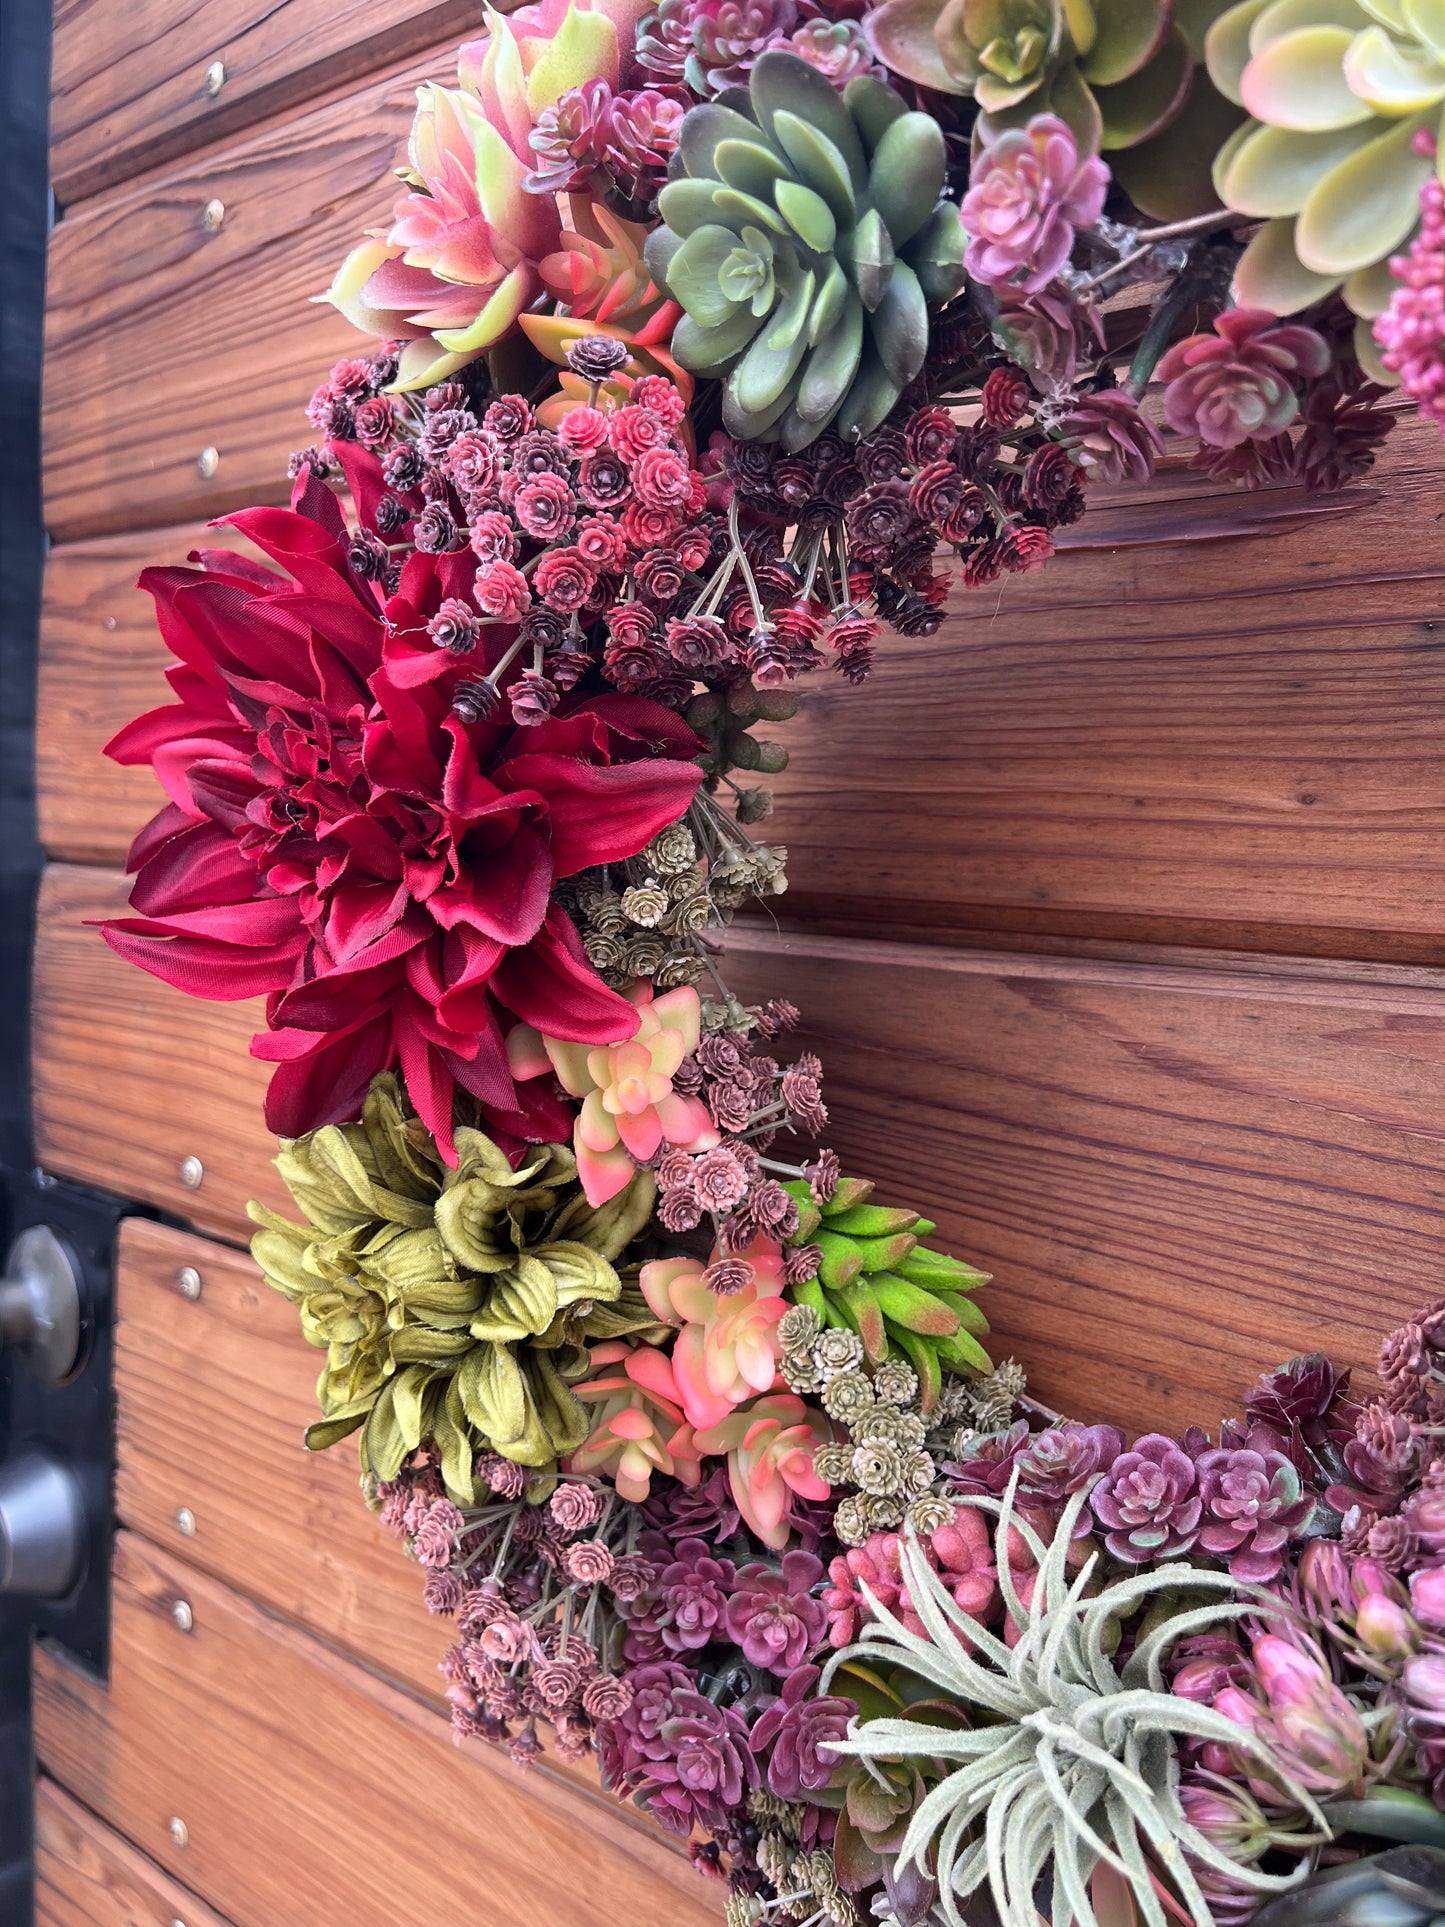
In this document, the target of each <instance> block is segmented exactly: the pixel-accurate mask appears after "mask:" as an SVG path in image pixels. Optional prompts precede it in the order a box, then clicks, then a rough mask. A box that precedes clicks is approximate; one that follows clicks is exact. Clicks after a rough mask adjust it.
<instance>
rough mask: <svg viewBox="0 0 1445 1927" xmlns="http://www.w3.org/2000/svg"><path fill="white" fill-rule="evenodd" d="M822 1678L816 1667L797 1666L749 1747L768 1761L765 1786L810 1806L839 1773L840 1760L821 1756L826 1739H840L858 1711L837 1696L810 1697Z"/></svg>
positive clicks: (831, 1755)
mask: <svg viewBox="0 0 1445 1927" xmlns="http://www.w3.org/2000/svg"><path fill="white" fill-rule="evenodd" d="M820 1678H821V1674H820V1673H819V1670H818V1668H817V1667H816V1666H799V1667H798V1668H797V1670H796V1671H795V1672H793V1673H791V1674H790V1675H789V1677H788V1679H787V1680H786V1682H785V1683H784V1686H783V1691H782V1695H781V1697H780V1698H779V1699H776V1700H775V1701H774V1702H773V1704H772V1705H771V1706H769V1707H768V1708H766V1710H765V1711H764V1712H763V1713H761V1714H760V1715H759V1717H758V1719H757V1720H756V1721H755V1722H754V1725H753V1733H752V1748H753V1751H754V1753H756V1754H758V1755H762V1754H764V1753H766V1752H767V1751H768V1749H769V1748H770V1747H771V1748H772V1753H771V1757H770V1758H769V1760H768V1786H769V1788H770V1789H771V1790H772V1791H773V1792H774V1793H775V1794H777V1796H778V1798H779V1799H780V1800H793V1801H800V1802H803V1803H805V1804H806V1803H807V1802H808V1796H809V1795H810V1794H817V1793H821V1792H822V1791H823V1789H824V1788H825V1787H826V1786H827V1785H828V1783H829V1781H830V1780H831V1779H832V1777H833V1775H834V1773H835V1772H836V1771H837V1768H838V1764H839V1761H840V1759H841V1758H842V1756H841V1755H840V1754H837V1753H830V1752H827V1751H825V1750H824V1749H825V1743H826V1742H827V1741H829V1740H841V1739H843V1738H845V1737H846V1735H847V1732H848V1722H849V1720H851V1719H852V1718H853V1717H854V1716H855V1715H856V1713H857V1711H858V1708H857V1707H856V1706H855V1705H854V1703H853V1701H852V1700H849V1699H843V1698H842V1697H841V1696H839V1695H836V1694H835V1695H831V1696H824V1697H820V1698H816V1699H815V1698H813V1697H812V1695H813V1690H814V1688H815V1687H816V1686H817V1683H818V1681H819V1679H820Z"/></svg>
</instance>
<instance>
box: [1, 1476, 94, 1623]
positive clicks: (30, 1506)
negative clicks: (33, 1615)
mask: <svg viewBox="0 0 1445 1927" xmlns="http://www.w3.org/2000/svg"><path fill="white" fill-rule="evenodd" d="M84 1557H85V1506H84V1502H83V1500H82V1498H81V1493H80V1487H79V1485H78V1484H77V1482H76V1479H75V1475H74V1474H73V1473H72V1472H69V1471H68V1470H67V1469H66V1468H65V1467H64V1466H62V1465H57V1464H56V1462H55V1460H54V1459H51V1458H48V1457H46V1456H45V1455H44V1454H43V1453H40V1452H26V1453H23V1454H22V1455H21V1457H19V1458H17V1459H11V1460H10V1461H9V1463H8V1464H6V1465H3V1466H0V1594H4V1593H19V1594H23V1595H24V1596H25V1597H26V1598H27V1599H63V1598H64V1597H65V1595H66V1593H68V1592H69V1591H70V1589H71V1587H72V1586H73V1585H74V1584H75V1582H76V1580H77V1579H78V1578H79V1577H80V1569H81V1565H82V1563H83V1560H84Z"/></svg>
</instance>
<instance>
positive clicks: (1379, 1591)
mask: <svg viewBox="0 0 1445 1927" xmlns="http://www.w3.org/2000/svg"><path fill="white" fill-rule="evenodd" d="M1350 1592H1351V1594H1352V1596H1353V1598H1354V1600H1355V1602H1356V1604H1357V1605H1362V1604H1363V1603H1364V1601H1365V1600H1366V1599H1369V1598H1383V1599H1390V1600H1393V1601H1394V1603H1395V1604H1396V1605H1397V1606H1403V1605H1404V1604H1405V1603H1406V1594H1405V1588H1404V1587H1403V1586H1402V1585H1401V1584H1400V1582H1399V1580H1398V1579H1397V1578H1396V1577H1395V1575H1394V1573H1392V1572H1391V1571H1390V1569H1389V1567H1388V1566H1382V1565H1381V1564H1380V1561H1379V1560H1378V1559H1370V1558H1364V1559H1356V1560H1355V1562H1354V1567H1353V1570H1352V1571H1351V1573H1350Z"/></svg>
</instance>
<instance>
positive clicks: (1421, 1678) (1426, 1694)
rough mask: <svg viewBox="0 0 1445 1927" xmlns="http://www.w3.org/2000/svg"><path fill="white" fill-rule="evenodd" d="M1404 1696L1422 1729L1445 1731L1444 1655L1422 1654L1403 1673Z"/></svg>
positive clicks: (1418, 1725)
mask: <svg viewBox="0 0 1445 1927" xmlns="http://www.w3.org/2000/svg"><path fill="white" fill-rule="evenodd" d="M1404 1683H1405V1698H1406V1699H1407V1700H1408V1701H1409V1702H1410V1708H1411V1711H1412V1712H1413V1714H1414V1716H1415V1724H1416V1726H1417V1727H1419V1728H1422V1729H1423V1730H1424V1732H1426V1733H1430V1732H1437V1733H1438V1732H1440V1731H1442V1730H1445V1654H1440V1653H1422V1654H1421V1655H1420V1656H1419V1658H1417V1659H1412V1660H1410V1661H1409V1663H1408V1664H1407V1665H1406V1667H1405V1672H1404Z"/></svg>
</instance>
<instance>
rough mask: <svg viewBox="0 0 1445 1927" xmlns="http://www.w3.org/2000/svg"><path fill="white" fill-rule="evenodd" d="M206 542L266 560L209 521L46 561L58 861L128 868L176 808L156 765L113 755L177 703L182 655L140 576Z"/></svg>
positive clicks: (40, 764)
mask: <svg viewBox="0 0 1445 1927" xmlns="http://www.w3.org/2000/svg"><path fill="white" fill-rule="evenodd" d="M202 545H203V546H205V547H206V548H228V549H236V550H239V551H250V552H251V553H252V554H253V555H254V556H255V557H256V559H258V560H259V559H260V556H259V551H256V550H254V549H253V548H252V545H251V544H250V543H248V542H246V541H245V540H244V538H242V537H241V536H238V535H236V534H235V533H234V532H233V531H232V530H230V529H208V528H207V527H206V526H205V524H204V523H200V522H197V523H192V524H191V525H190V526H188V527H185V528H179V529H164V530H160V531H155V530H144V531H142V532H141V533H139V534H135V535H112V536H103V537H101V538H100V539H99V540H98V541H94V542H72V543H68V544H67V545H65V546H64V547H63V548H58V549H55V550H53V551H52V552H51V554H50V555H49V556H48V557H47V558H46V563H45V590H44V598H43V602H42V607H41V613H40V659H39V672H38V678H37V689H36V725H35V778H36V795H37V803H38V809H39V818H40V841H41V843H42V845H43V846H44V848H45V849H47V850H49V851H52V852H53V853H55V854H56V855H62V856H66V857H69V858H70V859H71V860H72V861H75V862H81V863H86V862H98V863H111V864H118V863H123V862H124V860H125V853H126V849H127V848H128V846H129V843H130V839H131V837H132V836H134V834H135V832H136V831H137V830H138V829H139V828H140V827H141V825H142V824H143V823H144V822H146V821H147V819H148V818H149V817H151V816H153V815H154V814H155V812H156V810H157V809H159V808H160V806H161V804H162V803H163V802H164V800H165V798H164V796H163V794H162V792H161V789H160V786H159V785H158V784H157V782H156V780H155V778H154V777H153V776H152V775H151V773H150V771H149V769H144V768H140V769H123V768H122V767H121V765H120V764H119V763H112V762H111V761H110V760H109V758H108V757H104V756H102V755H101V751H102V749H103V748H104V747H105V745H106V744H107V743H108V742H109V741H110V739H111V737H112V736H113V735H114V734H115V732H116V731H117V730H118V729H119V728H120V727H121V726H122V725H123V724H125V723H128V722H129V721H130V720H131V718H132V717H134V716H139V715H142V714H143V713H144V712H145V711H146V710H148V709H153V708H155V707H156V706H157V705H158V704H160V703H165V702H169V701H171V700H172V696H171V689H170V685H169V684H168V683H167V682H166V680H165V670H166V668H167V666H168V664H169V663H170V662H171V660H172V658H171V656H170V655H169V653H168V651H167V650H166V648H165V646H164V644H163V643H162V642H161V639H160V632H159V631H158V630H157V628H156V620H155V605H154V604H153V603H152V601H151V599H150V597H149V596H148V595H145V594H143V593H142V592H141V591H140V590H138V589H137V588H136V577H137V576H138V575H139V574H140V572H141V570H142V569H144V568H147V567H150V566H151V565H153V564H154V565H162V564H168V563H178V562H184V561H185V559H186V557H187V556H188V555H189V554H190V552H191V551H192V550H193V549H195V548H196V547H197V546H202Z"/></svg>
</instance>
